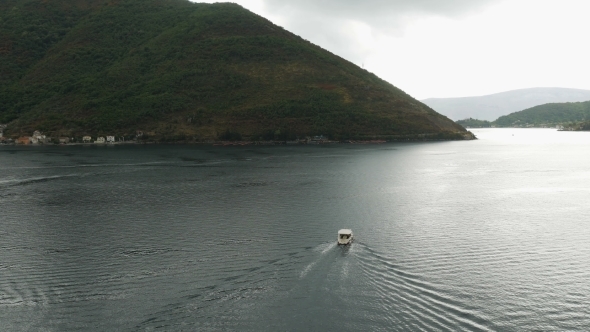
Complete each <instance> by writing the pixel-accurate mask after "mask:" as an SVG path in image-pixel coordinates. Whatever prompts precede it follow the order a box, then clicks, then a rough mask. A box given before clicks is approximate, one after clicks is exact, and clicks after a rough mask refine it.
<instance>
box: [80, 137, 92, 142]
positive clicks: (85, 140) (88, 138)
mask: <svg viewBox="0 0 590 332" xmlns="http://www.w3.org/2000/svg"><path fill="white" fill-rule="evenodd" d="M82 142H84V143H90V142H92V137H90V136H84V137H82Z"/></svg>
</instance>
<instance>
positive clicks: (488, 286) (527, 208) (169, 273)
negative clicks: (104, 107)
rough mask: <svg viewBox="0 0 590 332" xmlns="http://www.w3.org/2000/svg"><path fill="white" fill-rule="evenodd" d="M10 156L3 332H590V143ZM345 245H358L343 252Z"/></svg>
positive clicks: (5, 179) (2, 239)
mask: <svg viewBox="0 0 590 332" xmlns="http://www.w3.org/2000/svg"><path fill="white" fill-rule="evenodd" d="M475 134H476V135H477V136H478V137H479V138H480V139H479V140H478V141H474V142H436V143H419V144H418V143H406V144H386V145H378V146H354V145H337V146H328V147H325V146H311V147H262V148H257V147H229V148H211V147H200V146H128V147H123V146H117V147H115V148H109V149H106V148H100V147H97V148H88V147H55V148H54V147H44V148H42V147H37V148H36V147H0V161H1V166H0V167H1V172H0V321H1V322H2V324H3V326H4V328H5V329H7V330H31V331H37V330H50V331H51V330H55V331H68V330H70V331H72V330H153V329H163V330H203V331H218V330H250V331H261V330H265V331H276V330H302V331H303V330H333V329H335V328H338V329H341V330H350V331H356V330H387V331H389V330H476V331H479V330H483V331H486V330H490V331H495V330H560V331H561V330H586V329H587V327H588V326H590V318H589V317H590V312H589V311H590V309H588V305H587V304H588V303H589V302H590V284H589V283H588V282H587V280H588V279H589V277H590V272H588V271H590V262H589V261H588V257H590V255H589V254H590V244H589V242H588V241H587V239H588V238H589V236H590V221H589V220H590V218H589V217H590V207H589V206H588V204H586V202H588V201H589V199H590V189H589V188H590V186H589V184H590V171H589V170H588V168H587V165H588V164H589V160H588V159H589V158H590V157H588V154H587V151H588V148H589V147H590V135H588V134H587V133H570V132H556V131H554V130H522V129H520V130H519V129H488V130H483V129H482V130H477V131H475ZM341 228H352V229H353V231H354V233H355V242H354V243H353V244H351V245H349V246H337V245H336V232H337V231H338V230H339V229H341Z"/></svg>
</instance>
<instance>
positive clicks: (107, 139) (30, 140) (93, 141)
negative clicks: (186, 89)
mask: <svg viewBox="0 0 590 332" xmlns="http://www.w3.org/2000/svg"><path fill="white" fill-rule="evenodd" d="M4 128H6V125H0V144H10V145H56V144H59V145H116V144H148V143H156V142H151V141H146V140H142V137H143V132H142V131H139V130H138V131H137V133H136V135H135V137H131V138H129V137H128V138H127V139H125V137H116V136H114V135H105V136H98V137H92V136H90V135H85V136H83V137H80V138H75V137H48V136H46V135H45V134H43V133H42V132H40V131H38V130H36V131H35V132H33V134H32V135H31V136H21V137H18V138H9V137H4V136H3V130H4ZM386 142H387V141H385V140H380V139H373V140H346V141H334V140H330V139H328V138H327V137H325V136H323V135H318V136H313V137H310V136H307V137H305V138H302V139H296V140H291V141H207V142H200V143H202V144H208V145H213V146H245V145H300V144H310V145H315V144H338V143H348V144H382V143H386Z"/></svg>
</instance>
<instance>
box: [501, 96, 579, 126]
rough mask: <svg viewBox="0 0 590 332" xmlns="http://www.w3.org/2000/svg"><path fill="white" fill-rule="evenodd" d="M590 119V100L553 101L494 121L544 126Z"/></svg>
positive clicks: (515, 124)
mask: <svg viewBox="0 0 590 332" xmlns="http://www.w3.org/2000/svg"><path fill="white" fill-rule="evenodd" d="M589 120H590V101H585V102H578V103H551V104H545V105H539V106H535V107H531V108H528V109H526V110H523V111H520V112H515V113H512V114H509V115H505V116H501V117H499V118H498V119H497V120H496V121H494V122H493V123H494V124H495V125H496V126H497V127H542V126H555V125H568V124H570V123H577V122H585V121H589Z"/></svg>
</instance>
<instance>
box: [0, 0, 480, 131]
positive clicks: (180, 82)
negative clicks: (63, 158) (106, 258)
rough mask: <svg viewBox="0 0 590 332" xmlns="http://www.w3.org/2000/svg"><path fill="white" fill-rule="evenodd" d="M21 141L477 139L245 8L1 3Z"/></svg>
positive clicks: (170, 1)
mask: <svg viewBox="0 0 590 332" xmlns="http://www.w3.org/2000/svg"><path fill="white" fill-rule="evenodd" d="M0 123H8V124H9V125H8V128H7V129H6V131H5V133H6V134H7V135H10V136H12V137H15V136H16V137H18V136H20V135H31V134H32V133H33V131H34V130H40V131H42V132H44V133H45V134H47V135H51V136H53V137H59V136H66V137H82V136H84V135H92V136H97V135H98V136H107V135H116V136H124V137H127V136H135V134H136V132H139V131H141V132H142V133H143V136H142V137H151V138H153V139H154V140H158V141H189V140H190V141H209V140H223V139H228V140H240V139H247V140H290V139H295V138H296V137H305V136H313V135H326V136H328V137H330V138H333V139H340V140H345V139H357V138H358V139H373V138H377V137H379V138H384V139H389V138H391V139H406V138H408V139H411V138H417V139H429V138H431V139H463V138H470V137H472V136H471V134H470V133H469V132H467V131H466V130H465V129H464V128H463V127H461V126H460V125H457V124H456V123H454V122H453V121H451V120H449V119H448V118H446V117H444V116H442V115H440V114H438V113H436V112H435V111H434V110H432V109H431V108H430V107H428V106H426V105H425V104H423V103H421V102H419V101H417V100H415V99H414V98H412V97H411V96H409V95H408V94H406V93H405V92H403V91H401V90H400V89H398V88H396V87H394V86H393V85H391V84H390V83H388V82H386V81H384V80H382V79H380V78H379V77H377V76H375V75H374V74H372V73H369V72H368V71H366V70H364V69H362V68H359V67H358V66H356V65H354V64H352V63H350V62H349V61H346V60H344V59H342V58H340V57H338V56H336V55H334V54H332V53H330V52H328V51H326V50H324V49H322V48H321V47H319V46H317V45H314V44H312V43H310V42H309V41H306V40H304V39H302V38H301V37H299V36H296V35H294V34H292V33H290V32H288V31H286V30H284V29H283V28H281V27H279V26H277V25H275V24H273V23H272V22H270V21H268V20H267V19H265V18H263V17H260V16H258V15H256V14H253V13H252V12H250V11H248V10H246V9H244V8H242V7H241V6H239V5H237V4H232V3H215V4H204V3H192V2H189V1H188V0H141V1H138V0H76V1H68V0H2V1H0Z"/></svg>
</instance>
